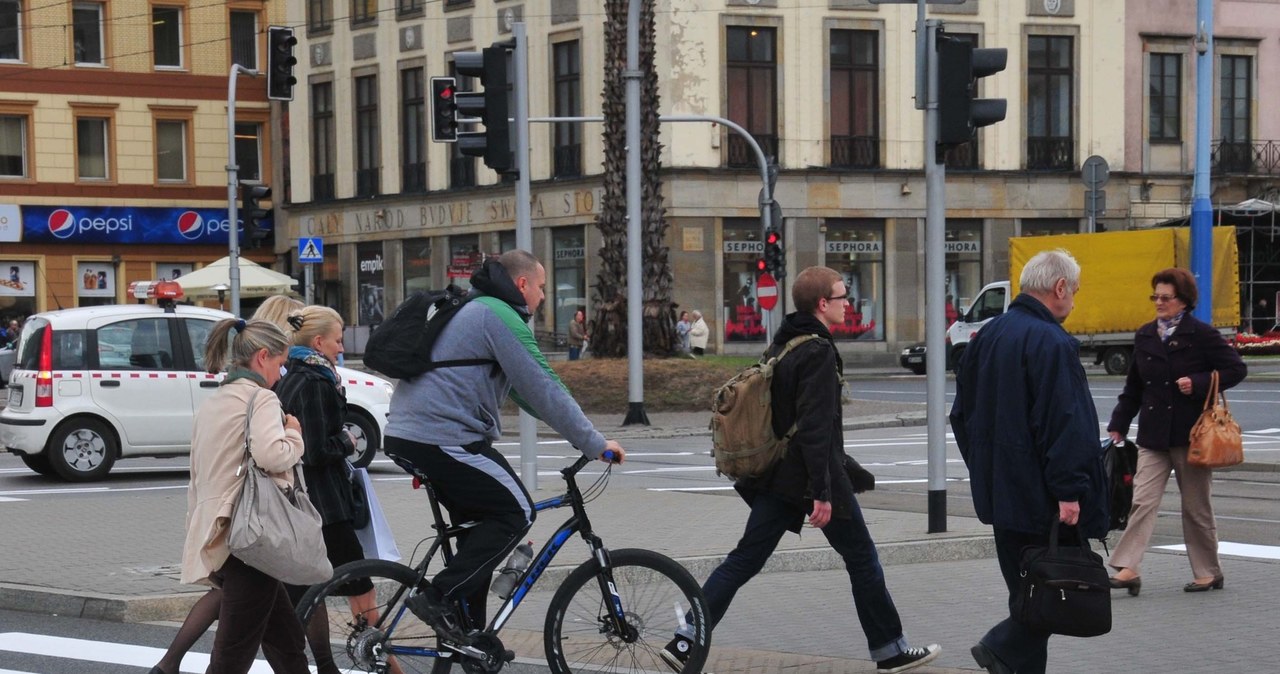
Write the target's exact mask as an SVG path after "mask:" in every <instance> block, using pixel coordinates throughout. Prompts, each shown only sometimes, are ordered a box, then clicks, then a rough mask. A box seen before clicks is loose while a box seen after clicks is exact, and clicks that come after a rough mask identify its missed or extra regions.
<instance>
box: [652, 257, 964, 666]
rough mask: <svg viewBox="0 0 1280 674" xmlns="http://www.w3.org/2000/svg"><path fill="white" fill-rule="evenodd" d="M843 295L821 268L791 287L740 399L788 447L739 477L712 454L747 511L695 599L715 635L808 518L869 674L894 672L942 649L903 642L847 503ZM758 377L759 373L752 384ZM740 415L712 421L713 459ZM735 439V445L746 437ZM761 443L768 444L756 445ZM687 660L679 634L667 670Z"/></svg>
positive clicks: (870, 547)
mask: <svg viewBox="0 0 1280 674" xmlns="http://www.w3.org/2000/svg"><path fill="white" fill-rule="evenodd" d="M847 293H848V291H847V289H846V288H845V284H844V278H843V277H842V276H841V275H840V273H839V272H837V271H835V270H834V269H830V268H828V267H809V268H808V269H805V270H804V271H802V272H800V274H799V275H798V276H797V277H796V279H795V282H794V283H793V284H792V287H791V296H792V300H793V302H794V304H795V308H796V311H795V313H792V314H790V315H788V316H787V317H786V319H785V320H784V321H783V323H782V326H781V328H779V330H778V332H777V334H776V335H775V336H774V339H773V343H772V344H770V345H769V348H768V349H767V350H766V351H765V359H764V360H765V363H764V364H763V365H762V366H760V369H761V371H763V370H764V369H765V368H767V369H768V374H767V375H766V376H767V378H768V381H769V390H768V395H767V396H761V395H759V394H758V393H757V394H756V395H747V394H746V392H745V391H743V395H742V397H743V398H744V399H748V398H749V399H756V398H760V399H764V400H767V401H768V410H767V411H768V412H769V413H770V414H771V423H772V435H773V438H774V439H776V440H777V441H778V442H779V443H782V444H783V445H785V450H784V451H781V452H779V456H778V457H777V458H776V459H773V460H770V461H765V462H759V463H755V464H754V465H753V466H752V467H751V468H750V469H746V470H738V469H737V468H738V467H737V466H735V467H731V468H729V469H728V470H725V468H726V467H728V464H727V463H726V462H725V460H724V457H722V456H719V455H718V456H717V458H716V465H717V467H718V468H720V469H721V472H726V473H734V474H735V477H736V481H735V483H734V487H735V488H736V489H737V490H738V493H739V494H740V495H741V496H742V498H743V499H744V500H745V501H746V502H747V504H748V505H749V506H750V508H751V512H750V514H749V515H748V516H747V524H746V529H745V530H744V531H743V534H742V538H741V540H739V541H738V545H737V547H735V548H734V549H733V551H732V552H730V553H729V554H728V556H727V557H726V558H725V560H724V562H722V563H721V564H720V566H719V567H717V568H716V569H715V570H714V571H712V572H711V575H710V577H708V578H707V581H706V583H704V584H703V586H702V591H703V594H705V595H706V599H707V607H708V611H709V612H710V617H711V625H712V627H713V628H714V627H715V625H716V624H717V623H718V622H720V619H721V618H723V617H724V615H725V613H726V612H727V611H728V609H729V604H730V603H731V602H732V601H733V597H734V595H735V594H736V593H737V591H738V589H739V588H741V587H742V586H743V585H745V584H746V583H747V581H749V580H751V578H752V577H754V576H755V575H756V574H757V573H759V572H760V569H761V568H763V567H764V564H765V562H766V561H768V559H769V556H770V555H772V554H773V551H774V549H775V548H776V547H777V545H778V541H780V540H781V539H782V535H783V534H784V533H786V532H787V531H792V532H795V533H799V532H800V528H801V525H803V523H804V518H805V516H806V515H808V517H809V523H810V524H812V525H813V526H814V527H816V528H818V529H821V530H822V533H823V535H824V536H826V537H827V541H828V542H829V543H830V544H831V547H832V548H834V549H835V550H836V552H838V553H839V554H840V556H841V557H842V558H843V559H844V561H845V568H846V569H847V570H848V573H849V580H850V584H851V586H852V591H853V600H854V605H855V607H856V609H857V613H858V621H859V622H860V623H861V625H862V631H863V633H864V634H865V635H866V638H867V647H868V649H869V650H870V653H871V659H872V660H875V661H876V671H877V672H882V673H884V674H895V673H896V672H905V671H907V670H909V669H913V668H915V667H918V666H920V665H923V664H925V663H927V662H929V661H931V660H933V659H934V658H936V657H937V656H938V653H939V652H940V651H941V649H940V648H939V647H938V646H937V645H936V644H935V645H929V646H926V647H924V648H912V647H910V646H909V645H908V644H907V639H906V637H905V636H903V634H902V621H901V619H900V618H899V616H898V610H897V608H896V607H895V606H894V604H893V599H892V597H890V596H889V590H888V588H887V587H886V586H885V581H884V570H883V569H882V568H881V566H880V559H879V557H878V555H877V554H876V547H875V542H874V541H872V540H871V534H870V533H869V532H868V531H867V525H866V522H865V521H864V520H863V518H862V510H861V509H860V508H859V507H858V501H857V499H856V498H855V496H854V485H853V483H852V480H851V479H850V476H849V472H850V470H851V468H850V466H849V464H848V463H847V462H850V461H852V459H850V458H849V457H848V456H847V455H846V454H845V452H844V424H843V422H842V420H841V412H842V404H841V390H842V387H843V381H842V369H843V363H842V361H841V359H840V354H839V352H838V351H837V350H836V345H835V342H834V341H833V339H832V337H831V330H830V327H831V326H832V325H835V324H838V323H842V322H843V321H844V314H845V305H846V304H847V303H848V301H849V298H848V297H847ZM788 347H789V348H788ZM779 356H781V357H779ZM775 358H776V360H774V359H775ZM761 374H762V372H757V373H756V377H759V376H760V375H761ZM732 384H733V382H731V383H730V385H728V386H727V387H726V388H729V387H731V386H732ZM735 388H736V387H735ZM739 402H743V401H739ZM716 414H717V415H720V414H721V412H720V411H717V412H716ZM743 416H744V415H740V414H737V415H735V414H732V413H730V414H728V415H727V416H726V417H725V418H721V419H718V420H715V421H713V429H715V430H716V434H715V435H716V444H717V448H718V449H717V451H720V449H719V448H721V447H723V446H724V443H725V442H727V441H729V440H732V439H733V436H735V431H740V430H742V429H741V428H734V427H735V426H736V425H737V424H738V423H745V421H736V420H738V419H742V418H743ZM745 416H746V417H751V416H755V415H745ZM717 423H718V424H719V425H720V428H718V429H717V428H716V426H717ZM749 433H750V431H748V432H747V434H748V435H749ZM736 435H737V436H738V437H739V438H740V437H741V436H742V435H743V434H742V433H736ZM765 444H771V443H762V445H761V446H764V445H765ZM745 456H747V457H749V456H759V455H758V454H746V455H745ZM746 463H753V462H751V461H747V462H745V463H744V465H745V464H746ZM748 473H750V474H748ZM687 652H688V643H687V641H686V640H685V639H684V637H683V636H682V635H679V634H677V635H676V637H675V638H674V639H672V640H671V642H670V643H668V644H667V646H666V648H665V649H664V650H663V653H662V655H663V659H664V660H665V661H666V662H667V664H668V665H670V666H671V667H672V668H673V669H675V670H676V671H681V669H682V667H683V664H684V660H685V657H684V655H685V654H686V653H687Z"/></svg>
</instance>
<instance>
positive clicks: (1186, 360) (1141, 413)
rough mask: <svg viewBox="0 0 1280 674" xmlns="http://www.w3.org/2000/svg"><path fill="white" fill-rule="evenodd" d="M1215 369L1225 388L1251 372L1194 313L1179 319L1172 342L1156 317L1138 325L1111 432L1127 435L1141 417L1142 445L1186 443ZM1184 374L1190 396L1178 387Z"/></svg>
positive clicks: (1161, 446) (1163, 447)
mask: <svg viewBox="0 0 1280 674" xmlns="http://www.w3.org/2000/svg"><path fill="white" fill-rule="evenodd" d="M1214 370H1217V371H1218V381H1219V386H1221V387H1222V389H1223V390H1226V389H1229V388H1231V387H1232V386H1235V385H1236V384H1239V383H1240V382H1241V381H1243V380H1244V377H1245V375H1246V374H1247V373H1248V367H1247V366H1246V365H1245V364H1244V361H1243V360H1241V359H1240V354H1238V353H1236V350H1235V349H1233V348H1231V345H1230V344H1228V343H1227V340H1225V339H1223V338H1222V335H1221V334H1219V333H1218V331H1217V330H1216V329H1215V328H1214V327H1213V326H1211V325H1209V324H1207V323H1205V322H1204V321H1201V320H1199V319H1197V318H1196V317H1195V316H1192V315H1191V314H1190V313H1187V314H1186V315H1184V316H1183V317H1182V320H1181V321H1179V322H1178V327H1177V328H1176V329H1174V331H1173V334H1172V335H1170V336H1169V341H1168V342H1165V341H1163V340H1161V339H1160V332H1159V329H1158V327H1157V325H1156V322H1155V321H1152V322H1150V323H1147V324H1146V325H1144V326H1142V327H1140V328H1138V331H1137V333H1136V334H1135V335H1134V338H1133V360H1132V361H1131V362H1130V364H1129V376H1128V378H1127V379H1125V382H1124V391H1123V392H1122V393H1121V394H1120V402H1119V403H1117V404H1116V407H1115V409H1114V410H1112V412H1111V422H1110V423H1108V424H1107V430H1108V431H1116V432H1117V433H1120V434H1121V435H1128V434H1129V424H1130V423H1131V422H1132V421H1133V417H1134V416H1137V417H1138V446H1139V447H1146V448H1147V449H1155V450H1162V451H1167V450H1168V449H1169V448H1170V447H1186V446H1187V445H1188V444H1190V435H1191V427H1192V426H1194V425H1195V423H1196V419H1199V418H1200V412H1201V410H1202V409H1203V408H1204V400H1205V397H1206V396H1208V393H1209V380H1210V378H1211V377H1212V374H1213V371H1214ZM1182 377H1190V378H1191V395H1183V394H1182V392H1181V391H1179V390H1178V384H1177V381H1178V380H1179V379H1181V378H1182Z"/></svg>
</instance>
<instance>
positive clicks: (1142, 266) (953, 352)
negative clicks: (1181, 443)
mask: <svg viewBox="0 0 1280 674" xmlns="http://www.w3.org/2000/svg"><path fill="white" fill-rule="evenodd" d="M1057 248H1062V249H1064V250H1066V251H1068V252H1070V253H1071V255H1072V256H1073V257H1074V258H1075V259H1076V261H1077V262H1079V263H1080V292H1079V294H1077V295H1076V304H1075V309H1074V310H1073V311H1072V312H1071V315H1070V316H1069V317H1067V320H1066V321H1065V322H1064V323H1063V324H1062V327H1063V328H1065V329H1066V331H1067V332H1069V333H1071V335H1072V336H1074V337H1075V338H1076V339H1078V340H1080V350H1081V353H1082V354H1083V355H1091V356H1093V358H1094V362H1095V363H1100V364H1102V365H1103V367H1105V368H1106V371H1107V373H1108V374H1124V373H1125V372H1127V371H1128V370H1129V360H1130V357H1131V356H1132V354H1133V333H1134V331H1135V330H1137V329H1138V327H1139V326H1141V325H1142V324H1143V323H1147V322H1149V321H1152V320H1154V318H1155V311H1154V309H1153V308H1152V306H1151V301H1150V300H1149V299H1148V296H1149V295H1151V277H1152V276H1153V275H1154V274H1155V273H1156V272H1158V271H1160V270H1161V269H1166V268H1168V267H1185V268H1190V266H1191V230H1190V229H1189V228H1187V227H1165V228H1159V229H1143V230H1130V231H1124V232H1098V233H1096V234H1062V235H1057V236H1024V237H1015V238H1012V239H1009V279H1010V280H1009V281H998V282H996V283H989V284H987V285H986V286H983V288H982V290H981V291H980V292H979V293H978V296H977V297H976V298H975V299H974V301H973V302H972V303H971V304H970V305H969V307H967V308H966V309H965V310H964V312H962V313H961V315H960V317H959V318H958V319H957V320H956V322H955V323H953V324H952V325H951V327H950V328H949V329H948V330H947V341H948V343H949V345H950V346H949V353H948V354H947V362H948V363H949V364H952V365H954V364H955V363H958V362H959V357H960V354H961V353H963V352H964V348H965V345H966V344H968V342H969V340H970V339H972V338H973V336H974V335H975V334H977V332H978V329H979V328H981V327H982V325H983V324H984V323H986V322H987V321H989V320H991V319H992V318H995V317H996V316H999V315H1000V314H1002V313H1004V312H1005V310H1006V309H1008V307H1009V301H1010V300H1012V299H1013V298H1014V297H1016V296H1017V294H1018V279H1019V278H1020V277H1021V276H1022V267H1023V266H1024V265H1026V263H1027V261H1028V260H1030V259H1031V257H1032V256H1034V255H1035V254H1036V253H1039V252H1041V251H1045V250H1054V249H1057ZM1239 258H1240V256H1239V251H1238V250H1237V247H1236V229H1235V227H1214V228H1213V304H1212V306H1213V317H1212V321H1211V322H1212V323H1213V325H1214V326H1216V327H1217V328H1219V329H1220V330H1222V331H1223V333H1224V334H1226V335H1228V336H1230V335H1233V334H1234V333H1235V330H1236V328H1237V327H1238V326H1239V325H1240V262H1239Z"/></svg>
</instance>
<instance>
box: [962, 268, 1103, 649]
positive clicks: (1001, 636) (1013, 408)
mask: <svg viewBox="0 0 1280 674" xmlns="http://www.w3.org/2000/svg"><path fill="white" fill-rule="evenodd" d="M1020 284H1021V293H1020V294H1019V295H1018V296H1017V297H1016V298H1014V300H1013V302H1012V303H1010V305H1009V310H1008V311H1007V312H1005V313H1004V314H1003V315H1001V316H999V317H997V318H995V319H993V320H992V321H991V322H990V323H988V324H987V325H984V326H983V327H982V330H981V331H979V332H978V334H977V336H975V337H974V339H973V340H972V341H971V342H970V343H969V346H968V348H967V349H965V352H964V355H963V356H962V358H961V361H960V369H959V373H958V374H957V376H956V398H955V404H954V406H953V407H952V408H951V430H952V431H953V432H954V433H955V437H956V444H957V445H959V447H960V454H961V455H962V456H963V457H964V462H965V465H966V466H968V468H969V480H970V483H971V487H970V491H971V493H972V495H973V506H974V510H975V511H977V514H978V519H980V520H982V522H984V523H986V524H990V525H991V526H992V529H993V531H994V533H995V539H996V556H997V558H998V559H999V562H1000V572H1001V573H1002V574H1003V575H1004V580H1005V584H1006V585H1008V587H1009V593H1010V597H1012V596H1013V593H1014V592H1016V591H1017V588H1018V574H1019V568H1018V567H1019V564H1020V558H1021V553H1022V549H1023V548H1024V547H1026V546H1028V545H1047V544H1048V540H1049V530H1050V527H1051V525H1052V523H1053V521H1054V519H1057V520H1059V521H1061V522H1063V523H1064V524H1067V525H1076V527H1077V528H1076V529H1075V530H1070V529H1068V530H1066V531H1064V532H1063V537H1064V538H1069V539H1074V538H1075V537H1076V535H1078V536H1084V537H1088V538H1101V537H1103V536H1106V534H1107V502H1106V490H1105V486H1104V484H1105V483H1104V480H1103V473H1102V460H1101V454H1102V448H1101V444H1100V443H1099V441H1098V439H1099V427H1098V413H1097V411H1096V410H1095V409H1094V406H1093V397H1092V395H1091V394H1090V393H1089V382H1088V380H1087V379H1086V378H1085V372H1084V366H1083V365H1081V364H1080V344H1079V342H1077V341H1076V340H1075V339H1074V338H1073V337H1071V335H1069V334H1067V332H1066V331H1065V330H1063V329H1062V326H1061V325H1060V324H1061V323H1062V321H1064V320H1066V318H1067V316H1068V315H1069V314H1070V313H1071V310H1072V309H1073V308H1074V306H1075V295H1076V292H1078V291H1079V290H1080V265H1079V264H1078V263H1076V261H1075V259H1074V258H1072V257H1071V255H1070V253H1068V252H1067V251H1065V250H1051V251H1044V252H1042V253H1039V254H1037V255H1036V256H1035V257H1032V258H1031V260H1029V261H1028V262H1027V265H1026V266H1025V267H1023V269H1022V277H1021V279H1020ZM970 652H971V653H972V654H973V658H974V660H975V661H977V663H978V665H979V666H980V667H984V668H985V669H986V670H987V671H988V672H1018V673H1019V674H1034V673H1037V672H1040V673H1042V672H1044V671H1045V667H1046V665H1047V662H1048V657H1049V633H1048V632H1042V631H1039V630H1036V629H1032V628H1030V627H1028V626H1026V625H1023V624H1021V623H1019V622H1017V621H1016V620H1014V619H1013V618H1012V617H1009V618H1005V619H1004V620H1003V621H1001V622H1000V623H998V624H997V625H996V626H995V627H992V628H991V630H990V631H988V632H987V633H986V635H985V636H983V637H982V639H981V640H980V641H979V642H978V644H977V645H975V646H974V647H973V648H972V649H971V651H970Z"/></svg>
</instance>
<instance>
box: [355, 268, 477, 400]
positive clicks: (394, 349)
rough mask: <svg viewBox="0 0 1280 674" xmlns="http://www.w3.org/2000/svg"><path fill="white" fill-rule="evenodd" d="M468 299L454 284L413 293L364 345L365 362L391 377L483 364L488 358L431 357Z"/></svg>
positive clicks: (400, 377) (397, 377) (413, 375)
mask: <svg viewBox="0 0 1280 674" xmlns="http://www.w3.org/2000/svg"><path fill="white" fill-rule="evenodd" d="M469 300H470V298H468V297H467V293H466V292H465V291H463V290H462V289H461V288H458V287H457V286H454V285H450V286H449V287H447V288H445V289H444V290H427V291H421V292H416V293H414V294H412V295H410V296H409V299H407V300H405V301H404V302H401V303H400V306H398V307H396V310H395V311H393V312H391V317H390V318H388V319H387V320H386V321H385V322H383V323H382V325H379V326H378V327H377V328H376V329H375V330H374V331H373V334H372V335H369V342H368V343H367V344H366V345H365V351H364V364H365V365H366V366H367V367H369V368H370V369H372V370H375V371H377V372H379V373H381V374H384V375H386V376H388V377H391V378H392V379H412V378H414V377H416V376H418V375H420V374H423V373H424V372H428V371H430V370H434V369H436V368H439V367H460V366H463V365H484V364H485V363H493V362H495V361H494V360H492V359H489V358H466V359H460V360H442V361H433V360H431V347H432V346H433V345H434V344H435V342H436V338H437V337H439V336H440V332H441V331H443V330H444V326H445V325H447V324H448V323H449V321H450V320H452V319H453V317H454V315H456V314H457V313H458V310H459V309H461V308H462V306H463V305H464V304H466V303H467V302H468V301H469Z"/></svg>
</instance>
